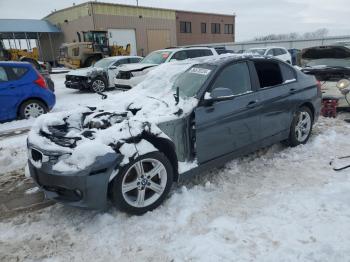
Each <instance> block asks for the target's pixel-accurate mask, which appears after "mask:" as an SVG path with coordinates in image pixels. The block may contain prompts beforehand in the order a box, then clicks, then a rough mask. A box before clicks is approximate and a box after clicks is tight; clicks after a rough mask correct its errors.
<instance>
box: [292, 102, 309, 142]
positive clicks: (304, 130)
mask: <svg viewBox="0 0 350 262" xmlns="http://www.w3.org/2000/svg"><path fill="white" fill-rule="evenodd" d="M312 124H313V114H312V112H311V110H310V109H309V108H308V107H305V106H304V107H301V108H299V109H298V110H297V111H296V112H295V114H294V117H293V120H292V125H291V127H290V133H289V138H288V140H287V144H288V145H289V146H291V147H295V146H298V145H300V144H306V142H307V141H308V140H309V138H310V135H311V133H312Z"/></svg>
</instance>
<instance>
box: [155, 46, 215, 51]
mask: <svg viewBox="0 0 350 262" xmlns="http://www.w3.org/2000/svg"><path fill="white" fill-rule="evenodd" d="M193 49H194V50H197V49H213V48H211V47H207V46H203V47H200V46H193V47H174V48H167V49H160V50H155V51H154V52H169V51H170V52H175V51H181V50H193Z"/></svg>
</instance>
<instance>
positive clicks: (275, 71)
mask: <svg viewBox="0 0 350 262" xmlns="http://www.w3.org/2000/svg"><path fill="white" fill-rule="evenodd" d="M254 65H255V69H256V72H257V74H258V78H259V82H260V88H267V87H273V86H277V85H281V84H283V82H284V81H283V77H282V72H281V69H280V66H279V63H278V62H275V61H269V60H262V61H254Z"/></svg>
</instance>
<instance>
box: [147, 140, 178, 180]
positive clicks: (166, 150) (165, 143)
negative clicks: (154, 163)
mask: <svg viewBox="0 0 350 262" xmlns="http://www.w3.org/2000/svg"><path fill="white" fill-rule="evenodd" d="M142 138H144V139H145V140H147V141H148V142H150V143H151V144H152V145H153V146H154V147H155V148H157V149H158V150H159V152H162V153H163V154H164V155H165V156H166V157H167V158H168V159H169V161H170V163H171V166H172V167H173V171H174V181H178V178H179V174H178V159H177V155H176V150H175V145H174V143H173V142H172V141H171V140H169V139H166V138H163V137H158V136H155V135H153V134H149V133H145V134H144V135H143V137H142Z"/></svg>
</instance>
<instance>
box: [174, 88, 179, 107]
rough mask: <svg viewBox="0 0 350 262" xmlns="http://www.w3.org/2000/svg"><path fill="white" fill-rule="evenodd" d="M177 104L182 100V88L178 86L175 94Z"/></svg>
mask: <svg viewBox="0 0 350 262" xmlns="http://www.w3.org/2000/svg"><path fill="white" fill-rule="evenodd" d="M174 98H175V105H177V104H178V103H179V101H180V88H179V87H176V93H175V94H174Z"/></svg>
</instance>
